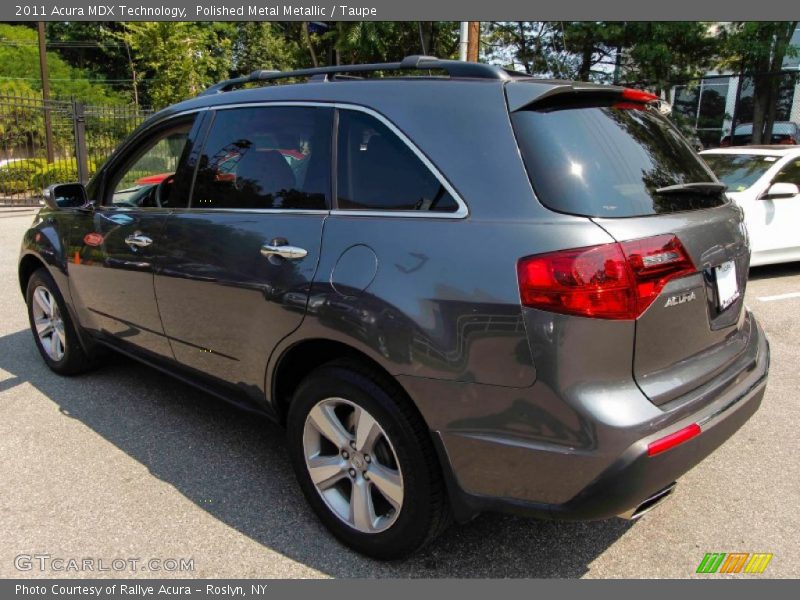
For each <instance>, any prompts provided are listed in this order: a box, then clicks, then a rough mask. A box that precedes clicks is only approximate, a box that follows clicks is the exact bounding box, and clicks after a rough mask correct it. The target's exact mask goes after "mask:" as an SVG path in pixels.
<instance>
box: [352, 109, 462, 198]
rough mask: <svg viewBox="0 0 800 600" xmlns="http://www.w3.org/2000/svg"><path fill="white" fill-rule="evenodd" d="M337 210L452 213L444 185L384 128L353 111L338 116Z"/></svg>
mask: <svg viewBox="0 0 800 600" xmlns="http://www.w3.org/2000/svg"><path fill="white" fill-rule="evenodd" d="M337 161H338V168H337V179H336V182H337V196H338V206H339V208H342V209H351V210H403V211H408V210H410V211H428V212H455V211H456V210H457V209H458V204H457V202H456V201H455V199H454V198H453V196H452V195H450V193H449V192H448V191H447V189H446V188H445V187H444V185H442V182H441V181H439V179H438V178H437V177H436V175H434V174H433V173H432V172H431V170H430V169H429V168H428V167H427V166H426V165H425V164H424V163H423V162H422V161H421V160H420V158H419V157H418V156H417V155H416V154H415V153H414V152H413V151H412V150H411V148H409V146H408V145H407V144H406V143H405V142H404V141H403V140H401V139H400V138H399V137H398V136H397V135H396V134H395V133H394V132H392V131H391V130H390V129H389V128H388V127H386V125H384V124H383V123H381V122H380V121H378V120H377V119H376V118H374V117H372V116H370V115H368V114H365V113H362V112H359V111H353V110H342V111H340V112H339V139H338V155H337Z"/></svg>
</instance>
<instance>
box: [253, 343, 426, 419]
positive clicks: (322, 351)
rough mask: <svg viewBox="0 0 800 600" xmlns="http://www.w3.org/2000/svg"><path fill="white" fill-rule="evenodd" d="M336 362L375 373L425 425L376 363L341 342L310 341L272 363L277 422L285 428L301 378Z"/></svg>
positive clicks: (394, 381)
mask: <svg viewBox="0 0 800 600" xmlns="http://www.w3.org/2000/svg"><path fill="white" fill-rule="evenodd" d="M336 359H349V360H354V361H357V362H359V363H361V364H362V365H364V366H365V367H368V368H370V369H372V370H374V371H375V372H376V373H377V374H379V375H380V376H381V379H383V380H385V381H386V382H387V383H389V384H390V385H393V386H395V387H396V388H397V389H398V390H400V391H401V392H402V393H403V394H404V395H405V397H406V398H407V399H408V401H409V403H410V405H411V406H412V407H413V408H414V410H415V412H416V413H417V415H418V416H419V418H420V419H421V420H422V422H423V423H426V421H425V419H424V418H423V416H422V413H421V412H420V411H419V408H418V407H417V405H416V403H415V402H414V400H413V398H412V397H411V395H410V394H409V393H408V390H406V389H405V387H404V386H403V385H402V384H401V383H400V382H399V381H398V380H397V378H396V377H394V376H393V375H392V374H391V373H390V372H389V371H387V370H386V368H385V367H383V366H382V365H381V364H380V363H379V362H378V361H376V360H375V359H374V358H372V357H370V356H369V355H368V354H366V353H364V352H362V351H361V350H359V349H357V348H355V347H353V346H351V345H349V344H346V343H344V342H340V341H336V340H331V339H326V338H310V339H304V340H300V341H298V342H296V343H294V344H293V345H291V346H290V347H288V348H286V349H285V350H284V351H283V353H282V354H281V355H280V357H279V358H278V359H277V361H276V362H275V366H274V368H273V369H272V374H271V383H270V387H269V389H270V392H271V393H270V404H271V405H272V407H273V409H274V410H275V414H276V415H277V417H278V421H279V422H280V423H281V424H282V425H285V423H286V415H287V413H288V409H289V405H290V404H291V400H292V394H293V393H294V390H295V389H297V386H298V385H299V384H300V382H301V381H302V380H303V378H304V377H305V376H306V375H308V374H309V373H311V372H312V371H313V370H314V369H316V368H317V367H320V366H321V365H323V364H325V363H327V362H330V361H332V360H336Z"/></svg>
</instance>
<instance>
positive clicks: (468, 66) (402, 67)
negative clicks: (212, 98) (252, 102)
mask: <svg viewBox="0 0 800 600" xmlns="http://www.w3.org/2000/svg"><path fill="white" fill-rule="evenodd" d="M409 70H437V71H444V72H445V73H447V74H448V75H449V76H450V77H463V78H471V79H498V80H502V81H505V80H509V79H511V78H512V75H511V74H509V73H508V72H507V71H506V70H505V69H502V68H500V67H496V66H493V65H487V64H483V63H473V62H463V61H459V60H443V59H440V58H436V57H435V56H421V55H414V56H406V57H405V58H404V59H403V60H401V61H400V62H393V63H376V64H368V65H337V66H330V67H316V68H313V69H297V70H294V71H266V70H262V71H253V72H252V73H250V75H245V76H243V77H236V78H234V79H226V80H225V81H220V82H219V83H217V84H215V85H212V86H211V87H209V88H207V89H205V90H204V91H203V92H201V93H200V95H201V96H207V95H211V94H218V93H221V92H229V91H230V90H233V89H235V88H237V87H241V86H243V85H246V84H248V83H256V82H259V81H273V80H275V79H289V78H292V77H308V78H312V79H313V80H314V81H329V76H333V77H335V76H336V75H339V74H342V75H345V76H346V75H347V74H349V73H367V72H371V71H372V72H374V71H409ZM343 78H344V77H343ZM347 78H348V79H354V78H355V77H352V76H350V77H347Z"/></svg>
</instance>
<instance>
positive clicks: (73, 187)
mask: <svg viewBox="0 0 800 600" xmlns="http://www.w3.org/2000/svg"><path fill="white" fill-rule="evenodd" d="M88 200H89V198H88V196H87V195H86V188H85V187H83V184H80V183H57V184H55V185H51V186H50V187H48V188H47V189H46V190H45V191H44V202H45V204H47V206H49V207H50V208H55V209H59V208H80V207H81V206H85V205H86V204H87V203H88Z"/></svg>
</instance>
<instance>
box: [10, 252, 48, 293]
mask: <svg viewBox="0 0 800 600" xmlns="http://www.w3.org/2000/svg"><path fill="white" fill-rule="evenodd" d="M41 268H44V269H47V263H45V262H44V261H43V260H42V259H41V258H39V257H38V256H36V255H35V254H31V253H28V254H25V255H24V256H23V257H22V258H21V259H20V261H19V266H18V267H17V274H18V277H19V288H20V291H21V292H22V295H23V296H24V295H25V294H26V292H27V291H28V281H30V278H31V275H33V274H34V272H36V271H37V270H38V269H41Z"/></svg>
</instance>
